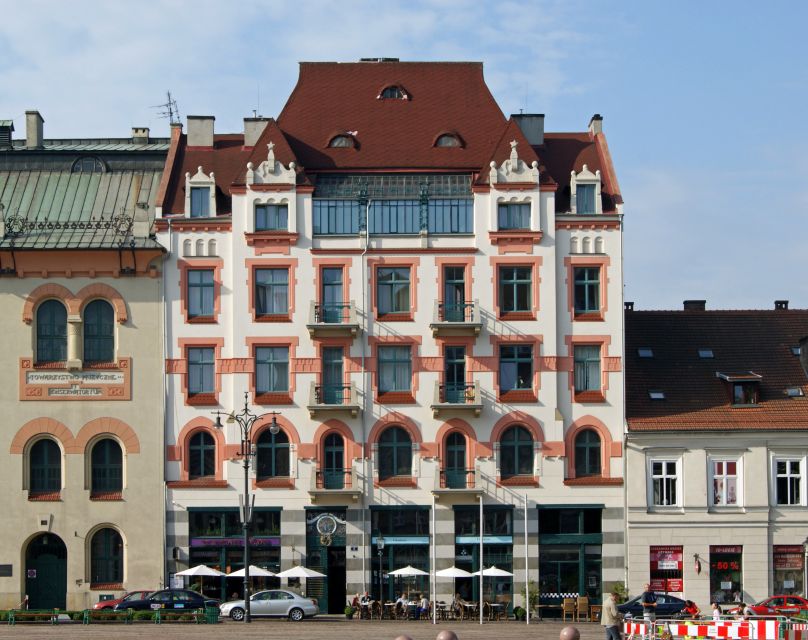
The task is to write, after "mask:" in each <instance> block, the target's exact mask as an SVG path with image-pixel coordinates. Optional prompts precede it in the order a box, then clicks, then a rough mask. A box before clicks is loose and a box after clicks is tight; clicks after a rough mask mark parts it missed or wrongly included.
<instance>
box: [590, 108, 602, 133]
mask: <svg viewBox="0 0 808 640" xmlns="http://www.w3.org/2000/svg"><path fill="white" fill-rule="evenodd" d="M589 133H590V134H591V135H593V136H595V135H597V134H599V133H603V116H602V115H600V114H599V113H596V114H595V115H593V116H592V118H591V119H590V120H589Z"/></svg>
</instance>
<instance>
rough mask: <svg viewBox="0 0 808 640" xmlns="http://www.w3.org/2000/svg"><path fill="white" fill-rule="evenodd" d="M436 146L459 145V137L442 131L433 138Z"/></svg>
mask: <svg viewBox="0 0 808 640" xmlns="http://www.w3.org/2000/svg"><path fill="white" fill-rule="evenodd" d="M435 146H436V147H459V146H460V139H459V138H458V137H457V136H456V135H454V134H452V133H444V134H443V135H440V136H438V139H437V140H435Z"/></svg>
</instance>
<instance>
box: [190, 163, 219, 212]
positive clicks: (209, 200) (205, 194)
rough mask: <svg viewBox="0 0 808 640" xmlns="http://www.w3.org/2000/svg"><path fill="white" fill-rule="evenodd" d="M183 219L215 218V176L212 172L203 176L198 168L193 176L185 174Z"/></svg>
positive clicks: (200, 168) (202, 172) (203, 173)
mask: <svg viewBox="0 0 808 640" xmlns="http://www.w3.org/2000/svg"><path fill="white" fill-rule="evenodd" d="M185 217H187V218H214V217H216V176H215V175H214V174H213V171H211V172H210V175H205V172H204V171H202V167H201V166H200V167H197V168H196V173H195V174H194V175H193V176H192V175H191V173H190V172H187V173H186V174H185Z"/></svg>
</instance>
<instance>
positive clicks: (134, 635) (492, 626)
mask: <svg viewBox="0 0 808 640" xmlns="http://www.w3.org/2000/svg"><path fill="white" fill-rule="evenodd" d="M566 626H569V623H567V624H561V623H559V622H536V623H532V624H530V625H526V624H525V623H524V622H512V621H508V622H486V623H485V624H483V625H480V624H479V622H465V621H464V622H438V624H437V625H432V624H431V622H425V621H421V622H403V621H396V620H346V619H345V617H344V616H318V617H317V618H314V619H310V620H303V621H302V622H289V621H288V620H276V619H256V620H253V621H252V623H251V624H249V625H247V624H244V623H240V622H233V621H231V620H226V621H224V622H221V623H220V624H216V625H204V624H203V625H197V624H189V623H183V624H178V623H174V624H171V623H165V624H161V625H156V624H152V623H148V622H145V623H135V624H129V625H124V624H110V623H106V624H104V623H98V624H91V625H86V626H85V625H81V624H59V625H55V626H51V625H49V624H41V623H27V624H23V623H20V624H17V625H15V626H13V627H12V626H5V625H0V640H5V639H6V638H9V639H10V638H14V639H18V638H25V639H26V640H29V639H36V640H39V639H42V640H74V639H75V640H88V639H96V638H98V639H99V640H100V639H102V638H103V639H104V640H106V639H109V638H114V640H130V639H131V640H140V639H143V638H160V639H161V640H163V639H166V638H169V639H171V638H177V639H178V640H184V639H186V638H187V639H188V640H205V638H211V640H214V639H215V640H220V639H221V638H227V639H233V640H241V639H242V638H245V639H250V638H255V639H258V638H260V639H261V640H274V639H277V640H302V639H309V638H311V639H318V638H324V639H327V640H341V639H343V638H346V639H349V640H395V639H396V638H397V637H398V636H400V635H408V636H409V637H410V638H412V640H435V637H436V636H437V635H438V633H440V632H441V631H443V630H445V629H451V630H452V631H454V632H455V633H456V634H457V637H458V640H483V639H485V640H517V639H519V640H521V639H524V638H530V639H531V640H533V639H539V640H558V637H559V634H560V633H561V630H562V629H563V628H564V627H566ZM575 626H576V627H577V628H578V630H579V631H580V632H581V640H595V639H596V638H597V639H598V640H602V638H603V637H604V632H603V627H601V626H600V625H599V624H597V623H592V622H581V623H578V624H577V625H575Z"/></svg>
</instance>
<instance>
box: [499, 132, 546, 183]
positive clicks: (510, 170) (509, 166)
mask: <svg viewBox="0 0 808 640" xmlns="http://www.w3.org/2000/svg"><path fill="white" fill-rule="evenodd" d="M518 146H519V143H518V142H517V141H516V140H511V155H510V157H509V158H508V159H507V160H505V161H504V162H503V163H502V165H501V166H499V167H497V163H496V162H495V161H493V160H492V161H491V165H490V166H491V170H490V172H489V182H490V183H491V184H492V185H495V184H497V183H509V182H535V183H536V184H538V182H539V163H538V162H536V161H535V160H534V161H533V162H532V163H531V165H530V166H528V165H527V163H526V162H525V161H524V160H521V159H520V158H519V153H518V152H517V150H516V148H517V147H518Z"/></svg>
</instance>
